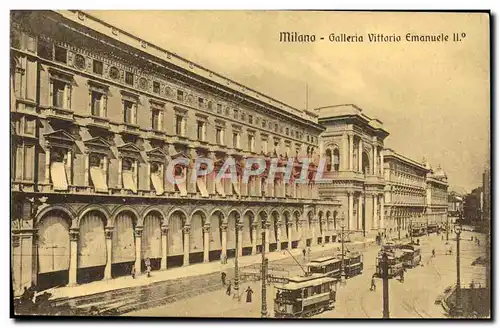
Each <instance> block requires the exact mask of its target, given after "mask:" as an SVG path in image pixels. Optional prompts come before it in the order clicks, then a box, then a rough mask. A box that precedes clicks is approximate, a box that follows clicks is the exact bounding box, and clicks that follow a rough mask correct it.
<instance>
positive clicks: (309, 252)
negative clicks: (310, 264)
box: [307, 246, 311, 256]
mask: <svg viewBox="0 0 500 328" xmlns="http://www.w3.org/2000/svg"><path fill="white" fill-rule="evenodd" d="M307 256H311V247H309V246H308V247H307Z"/></svg>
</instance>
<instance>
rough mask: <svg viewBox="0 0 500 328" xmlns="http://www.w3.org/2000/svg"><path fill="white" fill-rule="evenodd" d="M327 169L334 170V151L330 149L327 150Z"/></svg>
mask: <svg viewBox="0 0 500 328" xmlns="http://www.w3.org/2000/svg"><path fill="white" fill-rule="evenodd" d="M325 156H326V170H327V171H331V170H332V151H331V150H330V149H327V150H326V154H325Z"/></svg>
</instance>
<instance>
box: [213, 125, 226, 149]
mask: <svg viewBox="0 0 500 328" xmlns="http://www.w3.org/2000/svg"><path fill="white" fill-rule="evenodd" d="M222 139H223V131H222V128H221V127H219V126H218V127H216V128H215V142H216V143H217V144H218V145H222V144H223V143H224V142H223V141H222Z"/></svg>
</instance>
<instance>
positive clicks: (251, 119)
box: [248, 115, 253, 124]
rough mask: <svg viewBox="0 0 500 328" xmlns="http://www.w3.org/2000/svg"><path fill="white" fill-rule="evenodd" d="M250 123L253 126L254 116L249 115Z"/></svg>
mask: <svg viewBox="0 0 500 328" xmlns="http://www.w3.org/2000/svg"><path fill="white" fill-rule="evenodd" d="M248 123H250V124H253V116H252V115H248Z"/></svg>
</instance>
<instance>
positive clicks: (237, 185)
mask: <svg viewBox="0 0 500 328" xmlns="http://www.w3.org/2000/svg"><path fill="white" fill-rule="evenodd" d="M233 190H234V192H235V193H236V194H237V195H238V196H240V182H239V181H233Z"/></svg>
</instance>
